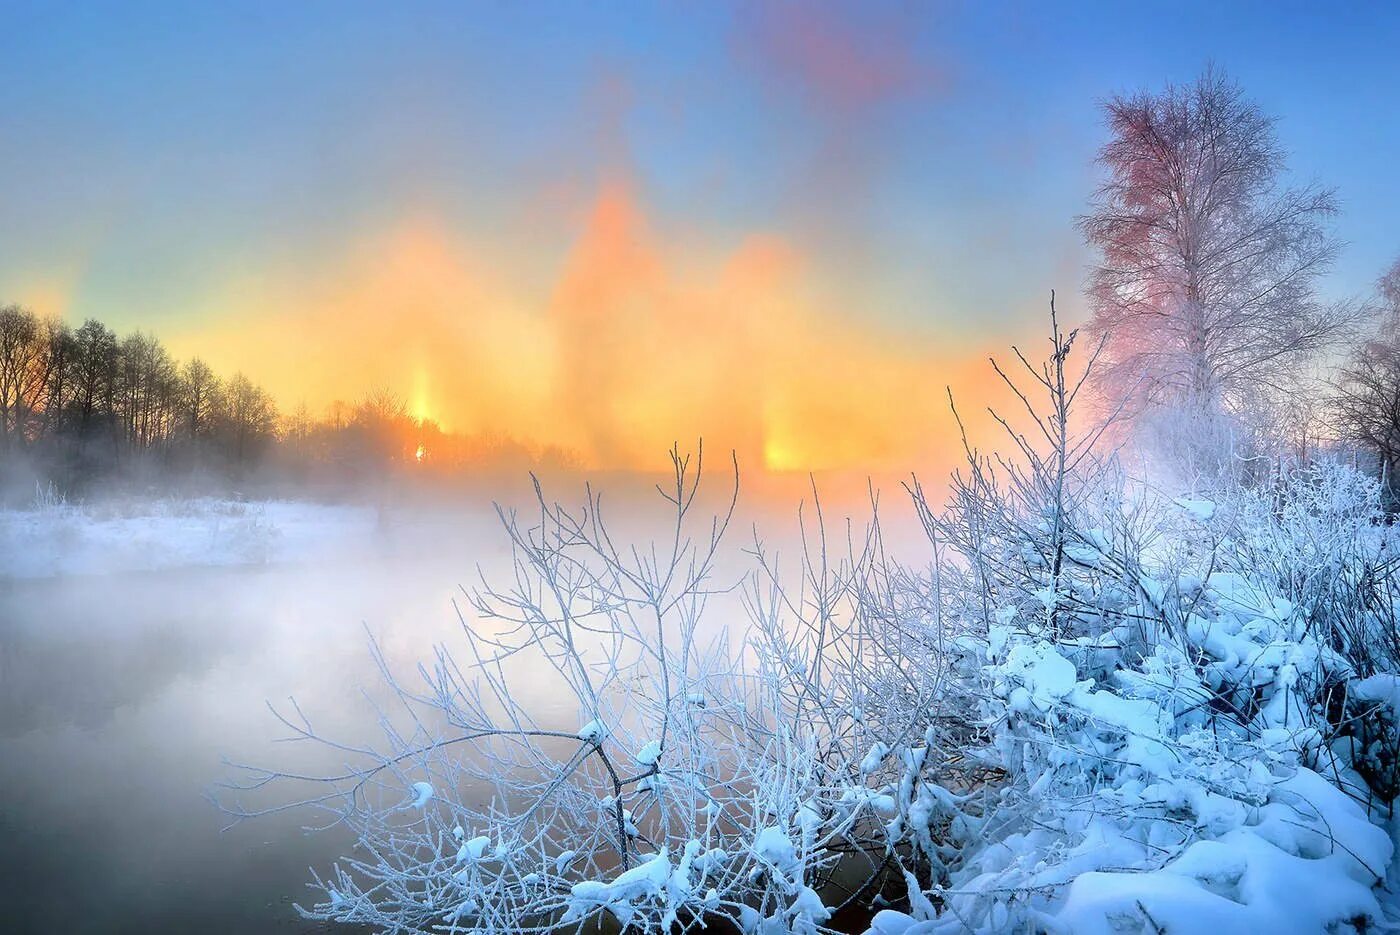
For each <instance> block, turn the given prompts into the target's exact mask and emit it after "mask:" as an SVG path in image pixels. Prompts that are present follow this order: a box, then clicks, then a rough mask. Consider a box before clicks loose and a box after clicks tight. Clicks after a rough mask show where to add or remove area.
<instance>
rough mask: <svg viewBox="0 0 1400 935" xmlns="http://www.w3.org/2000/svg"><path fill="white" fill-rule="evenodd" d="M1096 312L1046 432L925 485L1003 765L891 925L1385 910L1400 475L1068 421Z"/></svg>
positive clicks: (1266, 927) (1207, 919) (924, 928)
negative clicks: (1189, 453)
mask: <svg viewBox="0 0 1400 935" xmlns="http://www.w3.org/2000/svg"><path fill="white" fill-rule="evenodd" d="M1073 337H1074V336H1073V335H1069V336H1068V337H1065V336H1061V335H1060V334H1059V333H1058V332H1056V334H1055V346H1054V353H1053V355H1052V358H1051V360H1050V361H1049V363H1047V365H1046V366H1045V367H1044V368H1043V369H1040V370H1036V369H1031V371H1030V372H1031V373H1032V375H1033V376H1034V377H1035V378H1036V380H1037V382H1038V383H1039V385H1040V387H1041V388H1042V389H1043V390H1044V392H1045V393H1046V395H1047V399H1048V404H1047V405H1046V406H1045V407H1044V409H1045V411H1047V412H1048V413H1049V415H1048V416H1041V415H1040V414H1039V413H1038V412H1037V410H1036V408H1035V407H1034V406H1033V405H1031V404H1030V403H1029V401H1027V409H1028V413H1029V415H1030V416H1031V418H1032V419H1033V423H1034V430H1035V431H1038V432H1039V437H1040V439H1041V441H1042V442H1043V445H1042V446H1039V447H1038V446H1035V445H1032V444H1031V442H1030V441H1029V439H1028V436H1031V435H1032V433H1030V432H1028V433H1025V434H1021V433H1019V432H1016V431H1014V430H1012V437H1013V439H1015V441H1016V444H1017V447H1018V448H1019V449H1020V451H1021V454H1022V455H1023V457H1022V459H1021V460H1020V461H1019V462H1010V461H1005V460H998V459H987V458H983V457H979V456H978V455H977V454H976V453H974V452H971V451H969V468H968V470H967V472H966V473H964V474H963V475H961V476H959V477H958V478H957V480H956V482H955V484H954V487H953V493H952V496H951V499H950V504H949V508H948V509H947V510H946V511H945V512H943V513H942V514H941V515H939V516H936V517H934V516H933V514H932V511H931V510H927V508H926V510H927V513H928V515H929V516H930V517H931V521H930V526H931V528H932V530H933V531H934V532H935V533H936V534H941V535H942V537H943V539H944V541H945V542H947V543H949V544H950V545H951V546H952V547H953V548H954V549H955V550H956V551H957V553H958V554H959V557H960V560H961V561H960V563H959V564H960V565H961V567H963V568H964V569H965V572H964V574H965V586H964V587H963V588H961V589H960V590H958V591H956V592H955V600H956V602H957V607H956V610H955V611H954V613H956V614H957V615H958V616H959V617H960V618H961V619H962V629H963V630H964V631H965V632H966V633H967V634H968V635H966V636H964V637H963V638H962V639H961V640H960V643H959V646H960V648H961V649H962V651H963V658H964V660H965V664H966V669H965V671H966V672H967V673H968V676H969V678H973V679H976V680H978V681H979V682H980V684H981V685H982V687H983V689H984V692H983V694H982V700H981V703H980V715H981V719H982V724H983V725H984V728H985V743H984V744H983V745H982V747H981V748H980V749H977V750H971V751H969V754H970V755H973V756H978V757H980V758H981V759H983V760H984V761H985V762H986V763H987V764H988V765H989V767H990V768H992V769H994V770H996V771H998V772H999V773H1000V776H999V778H998V779H997V780H996V781H995V782H994V783H993V784H991V785H990V786H988V787H986V788H984V789H983V790H982V794H980V795H974V796H966V797H965V798H963V799H962V800H961V801H958V802H957V809H958V811H959V813H960V814H959V817H960V819H961V824H959V825H958V826H957V828H958V830H960V831H962V832H964V833H963V834H961V835H956V834H955V835H954V836H953V840H952V841H950V843H952V844H955V845H958V847H957V848H956V857H955V859H954V860H953V861H952V862H951V864H950V866H949V868H948V872H947V874H946V880H941V879H933V880H930V881H928V883H927V885H926V886H923V887H921V889H922V891H921V892H918V893H913V892H911V894H910V896H909V906H908V910H909V911H908V912H895V911H887V912H883V913H881V914H880V915H878V916H877V917H876V919H875V921H874V923H873V925H872V928H871V931H872V932H876V933H880V935H894V933H896V932H904V933H908V935H915V933H932V932H939V933H942V932H949V933H951V932H963V931H979V932H1001V931H1008V930H1017V931H1046V932H1076V933H1078V932H1104V933H1108V932H1195V931H1210V930H1212V929H1215V928H1218V929H1219V930H1222V931H1297V932H1313V931H1339V930H1343V929H1348V930H1351V929H1354V930H1358V931H1359V930H1364V929H1366V928H1367V926H1368V925H1374V924H1377V923H1381V922H1382V921H1383V915H1384V910H1383V909H1382V906H1381V904H1380V901H1379V900H1378V898H1377V894H1378V887H1380V886H1381V885H1382V883H1383V881H1384V879H1385V877H1386V875H1387V872H1388V869H1389V865H1390V862H1391V859H1392V855H1393V850H1394V846H1393V843H1392V841H1391V840H1390V837H1389V836H1388V834H1387V833H1386V831H1385V830H1383V829H1382V828H1381V827H1380V826H1379V825H1378V824H1377V823H1376V821H1373V820H1372V819H1373V818H1375V819H1377V820H1379V819H1381V818H1384V817H1385V816H1386V815H1387V812H1386V811H1385V810H1384V809H1382V810H1380V811H1376V810H1374V809H1373V810H1371V811H1370V812H1369V813H1368V806H1370V805H1372V804H1376V802H1377V800H1378V799H1393V797H1394V787H1393V783H1392V779H1393V775H1394V774H1393V772H1388V770H1391V769H1393V764H1394V762H1395V758H1394V754H1393V749H1394V743H1395V740H1394V738H1395V734H1394V732H1393V722H1387V718H1388V717H1390V716H1391V715H1390V714H1388V713H1387V712H1393V711H1394V710H1395V707H1394V699H1393V695H1391V694H1390V691H1391V689H1392V688H1393V685H1394V683H1393V681H1390V680H1389V678H1390V677H1389V676H1385V675H1379V674H1374V673H1379V672H1387V673H1388V672H1395V671H1396V669H1397V666H1396V662H1397V657H1396V654H1395V652H1394V645H1395V635H1396V622H1395V620H1396V618H1395V616H1394V614H1393V613H1392V610H1391V609H1392V608H1393V606H1394V604H1393V597H1392V596H1393V594H1394V591H1395V589H1396V587H1397V582H1396V580H1395V575H1394V572H1393V571H1392V567H1393V563H1392V561H1391V556H1392V555H1393V552H1394V549H1395V544H1394V540H1393V539H1392V537H1391V533H1390V529H1389V528H1388V527H1386V526H1384V525H1383V524H1381V523H1379V522H1378V521H1377V520H1378V514H1377V504H1378V499H1377V496H1378V490H1377V489H1376V487H1375V485H1374V484H1372V483H1371V482H1369V481H1367V480H1366V479H1365V478H1362V477H1360V476H1358V475H1357V474H1355V473H1354V472H1351V471H1349V470H1348V469H1346V468H1345V467H1342V466H1339V465H1334V464H1318V465H1314V466H1312V467H1309V468H1307V469H1302V470H1297V471H1293V472H1290V473H1287V474H1285V475H1283V476H1281V477H1279V478H1277V480H1276V483H1274V484H1273V485H1271V486H1267V487H1259V488H1253V489H1246V488H1240V487H1238V486H1227V487H1226V488H1224V489H1219V490H1212V491H1207V493H1209V494H1210V496H1209V497H1207V496H1205V495H1203V494H1202V492H1200V491H1197V492H1195V493H1194V495H1188V496H1180V497H1170V496H1168V495H1164V494H1161V493H1159V492H1156V491H1153V490H1151V489H1149V488H1148V487H1147V486H1146V485H1144V484H1142V483H1140V482H1135V481H1133V480H1132V479H1130V478H1127V477H1125V476H1124V475H1123V473H1122V471H1121V469H1120V468H1119V467H1118V466H1117V464H1116V463H1115V462H1114V460H1113V459H1112V458H1107V457H1104V456H1101V455H1100V454H1098V453H1096V452H1095V451H1094V450H1093V447H1092V446H1091V445H1089V444H1086V442H1085V440H1086V439H1091V438H1093V437H1094V434H1093V430H1090V432H1088V433H1085V434H1081V435H1074V434H1073V433H1072V432H1071V431H1069V430H1068V428H1067V426H1068V425H1069V424H1071V420H1070V419H1069V413H1068V409H1069V407H1070V404H1071V403H1072V402H1073V397H1074V393H1075V390H1074V387H1075V386H1077V385H1078V384H1077V383H1075V382H1073V381H1067V379H1066V374H1065V372H1064V362H1065V360H1066V358H1067V357H1068V351H1069V349H1070V346H1071V345H1072V342H1073ZM1017 392H1018V395H1020V397H1021V398H1022V399H1023V400H1027V396H1026V394H1023V393H1021V392H1020V391H1019V389H1018V391H1017ZM1003 424H1006V425H1007V427H1008V429H1010V426H1009V424H1007V423H1003ZM1362 676H1366V678H1364V679H1362V678H1360V677H1362ZM1362 709H1364V712H1365V713H1364V714H1362V713H1361V711H1362Z"/></svg>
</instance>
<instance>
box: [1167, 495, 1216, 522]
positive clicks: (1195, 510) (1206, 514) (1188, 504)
mask: <svg viewBox="0 0 1400 935" xmlns="http://www.w3.org/2000/svg"><path fill="white" fill-rule="evenodd" d="M1172 502H1173V503H1175V504H1176V505H1177V506H1179V507H1181V509H1182V511H1183V512H1185V513H1186V515H1187V516H1189V517H1191V518H1192V519H1194V520H1196V521H1197V522H1200V523H1204V522H1206V521H1207V520H1209V519H1210V518H1211V517H1212V516H1214V515H1215V503H1214V501H1211V500H1203V499H1199V498H1197V497H1177V498H1176V499H1175V500H1173V501H1172Z"/></svg>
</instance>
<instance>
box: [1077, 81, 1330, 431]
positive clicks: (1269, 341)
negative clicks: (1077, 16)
mask: <svg viewBox="0 0 1400 935" xmlns="http://www.w3.org/2000/svg"><path fill="white" fill-rule="evenodd" d="M1104 110H1105V114H1106V117H1107V122H1108V127H1109V130H1110V133H1111V137H1110V139H1109V141H1108V143H1107V144H1106V145H1105V146H1104V147H1103V149H1102V151H1101V152H1100V154H1099V160H1100V162H1101V163H1102V165H1103V166H1104V167H1105V168H1106V169H1107V171H1108V179H1107V181H1106V182H1105V183H1104V184H1103V186H1102V187H1101V188H1100V189H1099V191H1098V193H1097V194H1096V196H1095V198H1094V200H1093V203H1092V209H1091V212H1090V213H1089V214H1088V215H1086V216H1084V217H1082V218H1080V221H1079V225H1080V228H1081V230H1082V231H1083V233H1084V235H1085V237H1086V239H1087V240H1088V242H1089V244H1090V245H1091V246H1093V247H1094V248H1095V249H1096V250H1097V252H1098V262H1097V265H1096V266H1095V267H1094V269H1093V272H1092V275H1091V281H1090V299H1091V303H1092V307H1093V321H1092V326H1091V328H1092V331H1094V332H1097V333H1098V334H1099V335H1102V336H1104V337H1105V338H1106V339H1107V349H1106V354H1105V358H1104V361H1103V369H1102V371H1101V376H1100V380H1099V383H1100V388H1101V389H1102V390H1104V391H1105V393H1106V394H1107V395H1108V396H1109V397H1110V398H1111V399H1112V400H1113V401H1114V402H1115V403H1117V401H1120V400H1126V401H1127V403H1128V405H1129V407H1130V409H1131V410H1132V411H1133V412H1136V413H1143V412H1145V411H1147V410H1150V409H1153V408H1162V407H1166V408H1170V409H1174V410H1182V409H1184V410H1185V411H1186V412H1188V413H1193V414H1196V415H1205V416H1208V417H1210V418H1216V417H1217V416H1220V415H1222V414H1239V413H1241V412H1243V411H1245V410H1246V409H1248V408H1249V407H1251V406H1252V405H1253V404H1254V403H1255V402H1256V401H1257V400H1258V399H1259V397H1260V396H1261V395H1268V394H1269V393H1270V392H1271V391H1272V392H1274V393H1277V392H1282V391H1286V389H1287V387H1288V386H1289V377H1290V376H1291V374H1292V373H1293V372H1294V370H1295V367H1296V365H1297V364H1298V363H1299V362H1300V361H1301V359H1303V358H1305V357H1307V356H1308V355H1310V354H1313V353H1315V352H1316V351H1318V350H1319V349H1321V348H1323V347H1324V346H1326V345H1327V344H1328V343H1329V342H1330V341H1331V340H1332V339H1333V338H1335V337H1337V336H1338V333H1339V331H1341V330H1342V328H1343V326H1344V325H1345V324H1346V323H1347V321H1348V320H1349V317H1350V316H1349V314H1348V313H1347V311H1346V310H1345V309H1341V308H1338V307H1333V306H1327V305H1325V304H1323V303H1322V302H1320V301H1319V300H1318V298H1317V295H1316V293H1315V290H1314V283H1315V281H1316V278H1317V276H1318V275H1319V274H1320V273H1322V272H1323V271H1325V270H1326V269H1327V268H1328V266H1329V264H1330V263H1331V261H1332V259H1333V257H1334V255H1335V253H1336V250H1337V245H1336V241H1335V240H1334V239H1333V238H1332V237H1331V236H1330V234H1329V232H1328V229H1327V226H1326V222H1327V219H1328V217H1329V216H1330V215H1332V214H1333V213H1334V212H1335V211H1336V200H1335V197H1334V195H1333V193H1332V192H1331V191H1330V190H1328V189H1324V188H1320V187H1317V186H1316V185H1306V186H1303V187H1297V188H1292V187H1286V186H1285V185H1284V184H1282V182H1281V175H1282V173H1283V171H1284V169H1285V159H1284V154H1283V152H1282V150H1281V149H1280V147H1279V143H1278V139H1277V136H1276V134H1275V130H1274V121H1273V119H1272V118H1271V117H1269V116H1267V115H1265V114H1264V113H1263V112H1262V111H1261V110H1260V109H1259V107H1258V106H1257V105H1256V104H1255V103H1253V102H1252V101H1250V100H1248V99H1247V98H1246V97H1245V96H1244V94H1243V92H1242V90H1241V89H1240V87H1239V85H1237V84H1236V83H1234V82H1233V81H1231V80H1229V79H1228V78H1227V77H1226V76H1225V75H1224V74H1223V73H1221V72H1219V71H1217V70H1214V69H1207V70H1206V71H1205V72H1204V73H1203V74H1202V75H1201V76H1200V77H1199V78H1198V79H1197V80H1196V81H1195V82H1194V83H1192V84H1190V85H1188V86H1184V87H1177V86H1168V87H1167V88H1165V89H1164V90H1162V91H1160V92H1158V93H1140V94H1136V95H1133V96H1131V97H1115V98H1113V99H1111V100H1110V101H1108V102H1107V103H1106V104H1105V105H1104Z"/></svg>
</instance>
